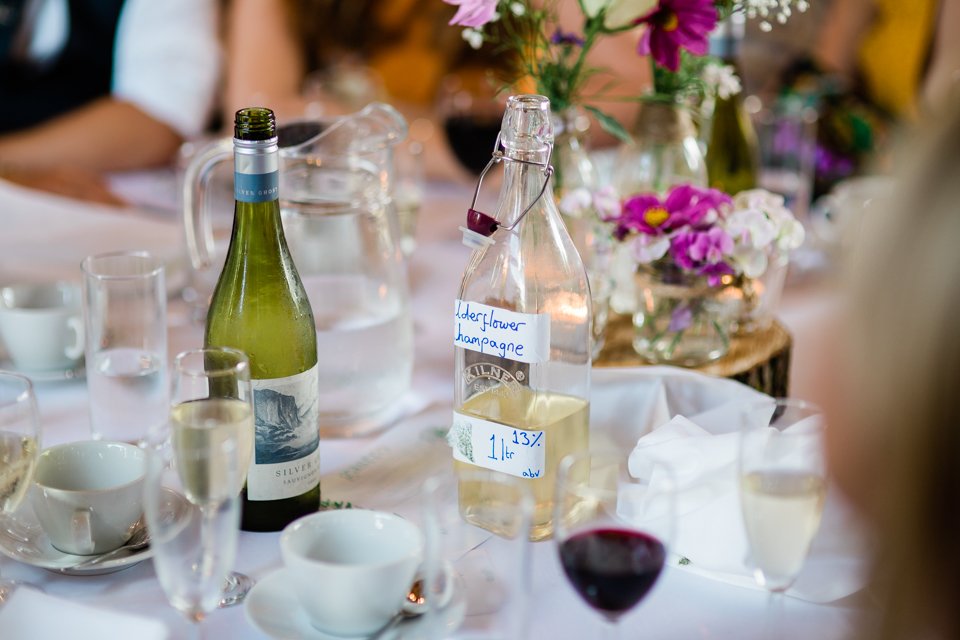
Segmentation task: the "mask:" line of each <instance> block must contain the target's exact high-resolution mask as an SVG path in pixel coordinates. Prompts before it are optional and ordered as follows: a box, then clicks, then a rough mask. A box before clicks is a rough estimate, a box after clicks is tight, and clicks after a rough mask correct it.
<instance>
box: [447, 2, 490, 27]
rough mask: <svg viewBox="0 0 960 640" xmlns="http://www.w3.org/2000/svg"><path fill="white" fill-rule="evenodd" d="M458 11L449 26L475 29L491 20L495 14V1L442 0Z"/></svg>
mask: <svg viewBox="0 0 960 640" xmlns="http://www.w3.org/2000/svg"><path fill="white" fill-rule="evenodd" d="M443 1H444V2H446V3H447V4H452V5H455V6H457V7H459V9H457V13H456V15H455V16H453V19H451V20H450V24H459V25H460V26H463V27H471V28H473V29H476V28H478V27H482V26H483V25H485V24H487V23H488V22H490V21H491V20H493V16H495V15H496V13H497V0H443Z"/></svg>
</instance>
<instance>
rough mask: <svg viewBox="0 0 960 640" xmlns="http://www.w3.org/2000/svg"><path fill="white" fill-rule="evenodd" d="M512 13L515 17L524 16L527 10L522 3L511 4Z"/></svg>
mask: <svg viewBox="0 0 960 640" xmlns="http://www.w3.org/2000/svg"><path fill="white" fill-rule="evenodd" d="M510 12H511V13H513V15H515V16H522V15H524V14H525V13H526V12H527V8H526V7H525V6H523V3H522V2H511V3H510Z"/></svg>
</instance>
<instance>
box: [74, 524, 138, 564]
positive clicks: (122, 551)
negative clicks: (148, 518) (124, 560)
mask: <svg viewBox="0 0 960 640" xmlns="http://www.w3.org/2000/svg"><path fill="white" fill-rule="evenodd" d="M148 546H150V531H149V530H148V529H147V526H146V525H145V524H142V523H141V524H139V525H137V528H136V529H134V531H133V535H132V536H130V539H129V540H127V541H126V542H125V543H124V544H123V546H120V547H117V548H116V549H114V550H112V551H108V552H106V553H104V554H101V555H99V556H93V557H92V558H87V559H86V560H83V561H81V562H78V563H77V564H75V565H73V566H72V567H70V568H71V569H86V568H87V567H92V566H94V565H98V564H101V563H103V562H107V561H109V560H114V559H116V558H119V557H121V556H124V555H129V554H131V553H133V552H135V551H140V550H141V549H146V548H147V547H148Z"/></svg>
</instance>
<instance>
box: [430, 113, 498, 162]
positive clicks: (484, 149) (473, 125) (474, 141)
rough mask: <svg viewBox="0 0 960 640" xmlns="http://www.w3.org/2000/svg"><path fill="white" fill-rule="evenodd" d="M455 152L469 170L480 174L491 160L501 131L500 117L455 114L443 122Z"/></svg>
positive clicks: (448, 139)
mask: <svg viewBox="0 0 960 640" xmlns="http://www.w3.org/2000/svg"><path fill="white" fill-rule="evenodd" d="M443 127H444V131H445V132H446V134H447V142H449V143H450V148H451V149H452V150H453V154H454V155H455V156H456V157H457V160H458V161H460V164H462V165H463V166H464V168H465V169H467V171H469V172H470V173H472V174H473V175H475V176H478V175H480V172H481V171H483V168H484V167H485V166H487V163H488V162H490V156H491V154H492V153H493V145H494V143H495V142H496V141H497V134H498V133H500V118H499V117H498V116H496V115H494V116H489V117H486V116H477V115H470V114H464V115H455V116H451V117H449V118H447V119H446V120H445V121H444V123H443Z"/></svg>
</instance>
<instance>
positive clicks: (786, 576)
mask: <svg viewBox="0 0 960 640" xmlns="http://www.w3.org/2000/svg"><path fill="white" fill-rule="evenodd" d="M740 487H741V489H740V498H741V503H742V505H743V518H744V523H745V524H746V529H747V537H748V539H749V541H750V549H751V555H752V558H753V564H754V567H755V569H754V570H755V572H756V578H757V581H758V582H759V583H760V584H762V585H764V586H765V587H766V588H768V589H770V590H771V591H782V590H785V589H787V588H788V587H789V586H790V585H791V584H792V583H793V581H794V580H795V579H796V577H797V575H798V574H799V573H800V569H801V568H802V567H803V562H804V560H805V559H806V557H807V551H808V550H809V549H810V542H811V541H812V540H813V536H814V534H816V532H817V529H818V528H819V526H820V515H821V513H822V511H823V502H824V497H825V494H826V482H825V481H824V479H823V478H822V477H821V476H820V475H817V474H814V473H810V472H806V471H787V470H776V471H754V472H750V473H748V474H746V475H745V476H744V477H743V478H742V480H741V484H740Z"/></svg>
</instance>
